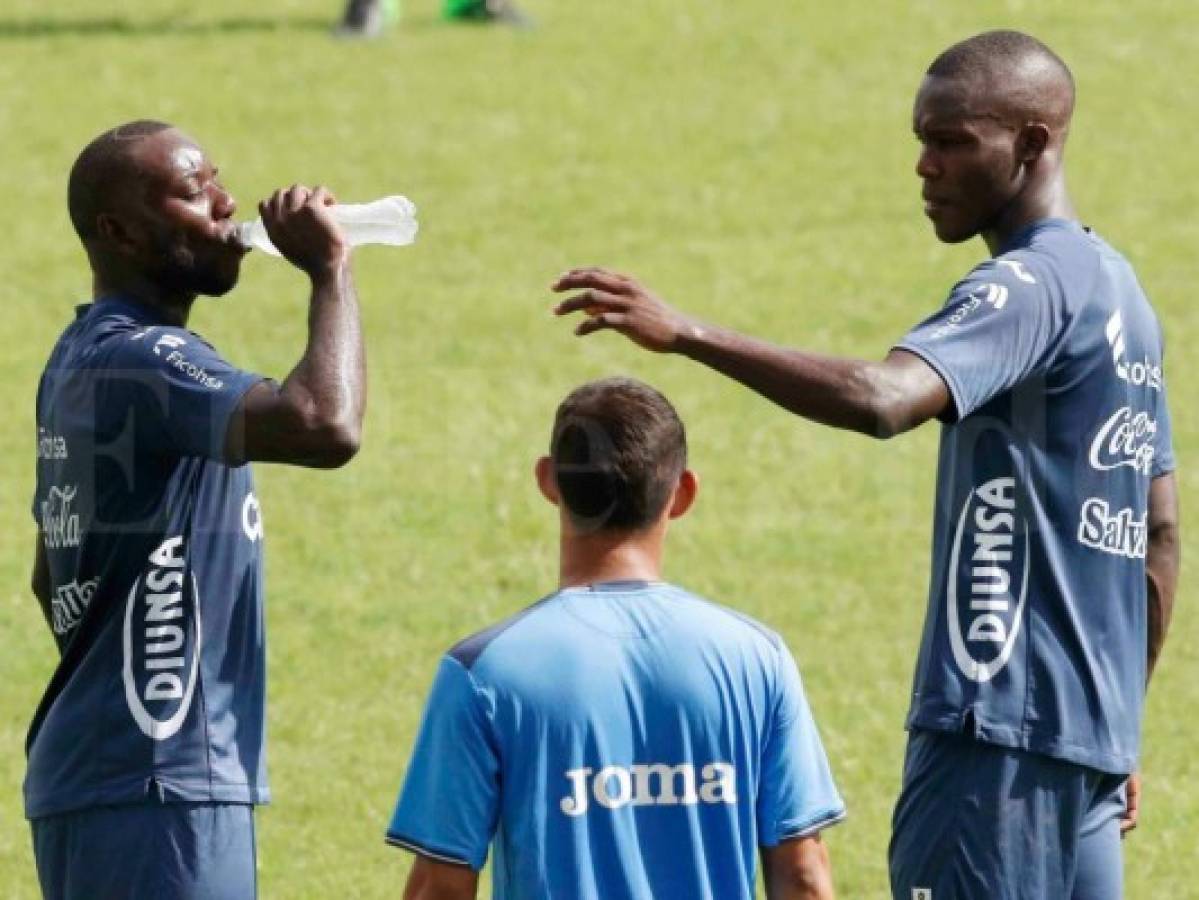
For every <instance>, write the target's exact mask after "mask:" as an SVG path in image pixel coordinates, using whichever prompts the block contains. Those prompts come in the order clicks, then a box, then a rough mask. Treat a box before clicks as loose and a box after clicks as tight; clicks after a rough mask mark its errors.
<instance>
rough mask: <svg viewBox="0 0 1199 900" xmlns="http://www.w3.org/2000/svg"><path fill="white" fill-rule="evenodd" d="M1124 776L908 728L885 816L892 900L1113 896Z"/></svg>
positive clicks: (1118, 887)
mask: <svg viewBox="0 0 1199 900" xmlns="http://www.w3.org/2000/svg"><path fill="white" fill-rule="evenodd" d="M1127 777H1128V776H1126V775H1109V774H1106V773H1104V772H1099V771H1096V770H1095V769H1090V768H1087V767H1086V766H1080V765H1075V764H1073V763H1068V762H1064V761H1062V760H1059V759H1053V758H1052V757H1049V756H1043V755H1041V754H1038V753H1029V752H1027V751H1024V750H1014V749H1010V748H1008V747H999V746H996V745H994V744H987V743H983V742H982V741H978V740H975V739H974V738H973V737H971V736H969V735H963V734H950V733H943V732H937V731H924V730H914V731H912V733H911V734H910V735H909V736H908V749H907V754H906V757H905V759H904V771H903V789H902V790H901V792H900V795H899V802H898V803H897V804H896V805H895V816H894V819H893V820H892V830H891V847H890V853H889V856H890V866H891V892H892V895H893V897H894V898H895V900H1120V897H1121V896H1122V894H1123V880H1124V871H1123V859H1122V856H1121V847H1120V819H1121V817H1122V816H1123V814H1124V806H1125V803H1124V783H1125V781H1126V780H1127Z"/></svg>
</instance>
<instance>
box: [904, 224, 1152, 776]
mask: <svg viewBox="0 0 1199 900" xmlns="http://www.w3.org/2000/svg"><path fill="white" fill-rule="evenodd" d="M898 346H899V347H900V348H902V349H905V350H908V351H911V352H912V353H916V354H918V355H919V356H921V357H922V358H923V359H925V360H926V361H927V362H928V363H929V364H930V365H931V366H932V367H933V368H934V369H936V370H937V372H939V373H940V375H941V377H942V378H943V379H944V380H945V383H946V385H947V386H948V388H949V392H950V394H951V396H952V401H953V411H952V414H951V415H950V416H949V417H948V419H949V421H948V423H947V424H946V425H945V426H944V428H943V430H942V434H941V450H940V459H939V466H938V473H937V497H936V513H935V522H934V533H933V565H932V578H931V587H930V591H929V608H928V616H927V619H926V621H925V628H924V638H923V644H922V646H921V649H920V657H919V661H918V663H917V667H916V675H915V684H914V692H913V699H912V707H911V712H910V715H909V720H908V721H909V725H910V726H915V727H921V728H932V729H942V730H952V731H956V730H962V729H964V730H967V731H972V732H973V733H974V734H975V735H976V736H978V737H980V738H981V739H983V740H986V741H990V742H993V743H997V744H1001V745H1005V746H1009V747H1017V748H1021V749H1026V750H1032V751H1036V752H1040V753H1045V754H1048V755H1051V756H1055V757H1058V758H1060V759H1065V760H1069V761H1072V762H1076V763H1080V764H1083V765H1087V766H1091V767H1093V768H1096V769H1099V770H1102V771H1107V772H1112V773H1123V772H1130V771H1132V770H1133V768H1134V767H1135V766H1136V761H1137V754H1138V748H1139V742H1140V725H1141V712H1142V706H1143V701H1144V696H1145V677H1146V632H1147V619H1146V616H1147V612H1146V583H1145V551H1146V542H1147V537H1148V535H1147V528H1146V519H1147V509H1148V495H1149V483H1150V480H1151V479H1153V478H1155V477H1157V476H1159V475H1162V474H1164V473H1166V472H1169V471H1171V470H1172V469H1173V468H1174V452H1173V448H1172V446H1171V439H1170V417H1169V413H1168V412H1167V409H1166V385H1165V379H1164V377H1163V374H1162V354H1163V348H1162V335H1161V330H1160V328H1159V326H1158V322H1157V319H1156V318H1155V316H1154V314H1153V310H1152V309H1151V308H1150V306H1149V302H1148V301H1147V300H1146V298H1145V295H1144V293H1143V292H1142V290H1141V288H1140V285H1139V284H1138V283H1137V279H1136V276H1135V274H1134V273H1133V271H1132V268H1131V266H1129V264H1128V262H1127V261H1126V260H1125V259H1124V258H1123V257H1122V256H1120V254H1118V253H1117V252H1116V251H1114V250H1113V249H1112V248H1111V247H1110V246H1108V245H1107V244H1106V243H1105V242H1104V241H1103V240H1102V239H1100V238H1099V237H1098V236H1097V235H1095V234H1094V233H1093V232H1091V231H1089V230H1086V229H1084V228H1082V227H1080V226H1079V225H1077V224H1075V223H1073V222H1067V221H1063V220H1056V219H1051V220H1045V221H1042V222H1039V223H1037V224H1035V225H1034V226H1032V227H1030V228H1029V229H1028V230H1026V231H1025V232H1023V233H1022V234H1021V235H1019V236H1018V237H1017V238H1015V239H1014V240H1013V241H1011V242H1010V243H1009V245H1008V246H1007V247H1005V248H1004V249H1003V252H1001V253H999V254H998V255H997V256H996V258H994V259H992V260H989V261H987V262H985V263H983V264H982V265H980V266H979V267H978V268H976V269H975V270H974V271H973V272H971V273H970V275H969V276H967V277H966V278H965V279H964V280H963V281H962V282H960V283H959V284H958V285H957V286H956V287H955V288H954V289H953V292H952V293H951V295H950V297H949V301H948V303H947V304H946V305H945V307H944V309H942V310H941V311H940V312H938V313H936V314H935V315H933V316H932V317H931V318H929V319H928V320H927V321H925V322H923V323H922V324H920V325H919V326H917V327H916V328H915V329H914V330H913V331H912V332H911V333H910V334H908V335H907V337H905V338H904V339H903V341H902V342H901V343H900V344H899V345H898Z"/></svg>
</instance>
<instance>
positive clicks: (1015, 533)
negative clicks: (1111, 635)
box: [946, 477, 1029, 683]
mask: <svg viewBox="0 0 1199 900" xmlns="http://www.w3.org/2000/svg"><path fill="white" fill-rule="evenodd" d="M1017 526H1019V527H1017ZM1028 555H1029V554H1028V523H1027V522H1026V521H1025V520H1024V519H1023V518H1022V517H1018V516H1017V512H1016V479H1015V478H1010V477H1004V478H993V479H991V480H990V481H987V482H985V483H984V484H981V485H979V486H978V487H976V488H975V489H974V490H972V491H971V492H970V495H969V496H968V497H967V498H966V502H965V503H964V504H963V505H962V511H961V514H960V515H959V517H958V524H957V530H956V532H955V534H954V541H953V549H952V551H951V552H950V557H949V584H948V585H947V589H946V604H947V610H946V612H947V614H948V625H949V641H950V644H951V646H952V648H953V658H954V661H955V662H956V663H957V665H958V668H959V669H961V670H962V672H963V674H965V675H966V677H967V678H969V679H971V680H972V681H977V682H980V683H981V682H986V681H990V680H991V679H992V678H994V677H995V676H996V675H997V674H998V673H999V672H1001V671H1002V670H1003V667H1004V666H1006V665H1007V663H1008V660H1009V659H1010V658H1011V655H1012V650H1013V648H1014V647H1015V645H1016V638H1017V637H1018V636H1019V634H1020V626H1021V623H1022V620H1023V618H1024V601H1025V599H1026V597H1027V596H1028V571H1029V558H1028Z"/></svg>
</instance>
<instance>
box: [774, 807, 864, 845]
mask: <svg viewBox="0 0 1199 900" xmlns="http://www.w3.org/2000/svg"><path fill="white" fill-rule="evenodd" d="M845 816H846V811H845V807H844V806H841V807H837V808H835V809H825V810H821V811H820V812H819V813H818V814H816V815H815V816H809V817H808V818H806V819H802V820H799V821H798V822H795V821H792V822H783V823H780V825H779V827H778V829H777V833H776V834H775V836H774V841H773V843H766V842H763V844H762V846H763V847H777V846H778V845H779V844H781V843H782V842H783V841H793V840H796V839H797V838H805V837H811V836H812V835H814V834H816V833H818V832H820V831H823V830H824V829H826V828H831V827H832V826H833V825H837V824H838V823H840V822H843V821H845Z"/></svg>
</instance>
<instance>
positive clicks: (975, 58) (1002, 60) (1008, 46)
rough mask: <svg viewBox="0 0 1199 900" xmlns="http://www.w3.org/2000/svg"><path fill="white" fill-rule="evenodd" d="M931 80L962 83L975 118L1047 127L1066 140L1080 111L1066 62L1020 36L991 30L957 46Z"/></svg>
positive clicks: (930, 69)
mask: <svg viewBox="0 0 1199 900" xmlns="http://www.w3.org/2000/svg"><path fill="white" fill-rule="evenodd" d="M927 74H928V76H929V77H931V78H940V79H945V80H947V81H952V82H956V83H957V84H959V85H960V86H961V88H962V89H963V93H964V98H963V99H964V102H966V103H968V104H969V105H970V106H971V110H970V111H971V112H972V113H973V114H975V115H980V116H982V115H985V116H990V117H995V118H999V119H1000V120H1001V121H1003V122H1005V123H1007V124H1013V125H1017V126H1018V125H1022V124H1025V123H1028V122H1041V123H1044V124H1045V125H1047V126H1049V128H1050V129H1051V130H1052V131H1053V132H1054V133H1055V135H1056V136H1058V137H1060V138H1061V139H1064V137H1065V133H1066V132H1067V131H1068V130H1069V126H1070V116H1071V115H1072V114H1073V112H1074V77H1073V76H1072V75H1071V74H1070V69H1069V68H1068V67H1067V66H1066V64H1065V63H1064V62H1062V60H1061V57H1059V56H1058V55H1057V54H1056V53H1054V52H1053V51H1052V50H1050V49H1049V48H1048V47H1047V46H1045V45H1044V44H1043V43H1041V42H1040V41H1038V40H1037V39H1036V38H1034V37H1031V36H1030V35H1027V34H1023V33H1021V32H1019V31H987V32H984V33H982V34H977V35H975V36H974V37H971V38H967V39H966V40H964V41H961V42H959V43H957V44H954V45H953V46H952V47H950V48H949V49H948V50H946V51H945V52H943V53H942V54H941V55H940V56H938V57H937V58H936V59H935V60H933V63H932V65H931V66H929V67H928V73H927Z"/></svg>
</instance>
